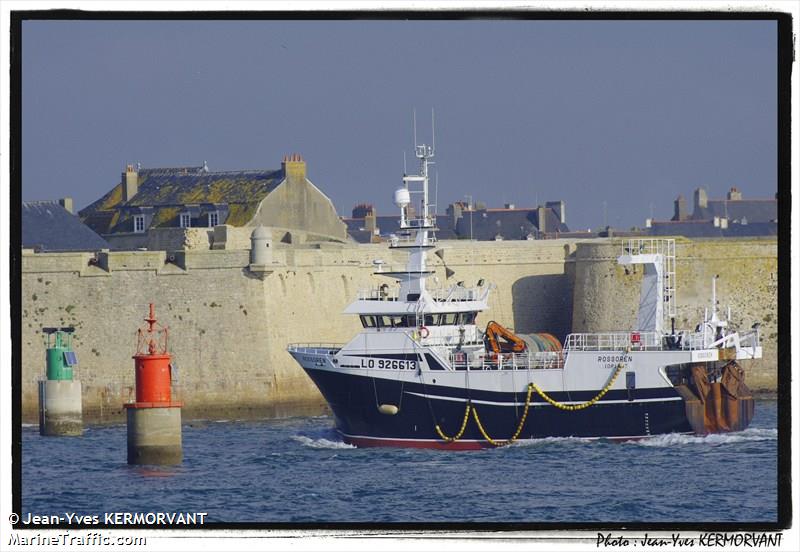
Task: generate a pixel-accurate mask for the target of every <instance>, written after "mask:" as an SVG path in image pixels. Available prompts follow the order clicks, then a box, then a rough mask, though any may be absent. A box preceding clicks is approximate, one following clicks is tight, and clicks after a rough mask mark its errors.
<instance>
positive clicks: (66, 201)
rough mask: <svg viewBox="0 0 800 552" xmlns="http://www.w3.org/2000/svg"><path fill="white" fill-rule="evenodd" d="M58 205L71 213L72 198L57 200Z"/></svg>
mask: <svg viewBox="0 0 800 552" xmlns="http://www.w3.org/2000/svg"><path fill="white" fill-rule="evenodd" d="M58 204H59V205H61V206H62V207H63V208H64V209H65V210H66V211H67V212H68V213H72V212H73V211H72V198H71V197H62V198H61V199H59V200H58Z"/></svg>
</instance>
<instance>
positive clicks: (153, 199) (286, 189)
mask: <svg viewBox="0 0 800 552" xmlns="http://www.w3.org/2000/svg"><path fill="white" fill-rule="evenodd" d="M79 214H80V217H81V219H82V220H83V222H84V223H85V224H86V225H88V226H89V227H90V228H91V229H92V230H94V231H95V232H97V233H98V234H100V235H101V236H103V237H104V238H105V239H106V240H107V241H108V242H109V243H110V244H111V245H112V247H113V248H115V249H138V248H147V249H192V248H199V249H204V248H205V249H208V248H211V249H224V248H226V243H228V242H230V241H232V240H233V239H234V238H236V241H237V243H236V244H235V245H236V246H244V245H246V243H247V239H248V238H249V235H250V232H251V231H252V229H253V227H255V226H265V227H269V228H271V229H272V235H273V237H274V239H275V240H276V241H282V242H286V243H298V242H305V241H336V242H344V241H345V240H346V238H347V232H346V227H345V225H344V223H342V221H341V220H340V219H339V217H338V215H337V214H336V208H335V207H334V205H333V202H332V201H331V200H330V198H328V196H326V195H325V194H324V193H323V192H322V191H321V190H320V189H319V188H317V187H316V186H315V185H314V184H313V183H312V182H311V181H310V180H309V179H308V178H307V176H306V162H305V161H304V160H303V158H302V157H301V156H300V155H297V154H294V155H291V156H288V157H284V159H283V163H282V164H281V168H280V169H274V170H268V169H267V170H238V171H210V170H209V169H208V166H207V164H205V163H204V164H203V166H200V167H177V168H141V167H134V166H133V165H128V167H127V169H126V170H125V172H124V173H122V177H121V179H120V182H119V184H117V185H116V186H114V187H113V188H112V189H111V190H110V191H109V192H108V193H106V194H105V195H104V196H103V197H101V198H100V199H98V200H97V201H95V202H94V203H92V204H91V205H89V206H88V207H86V208H85V209H83V210H82V211H80V213H79ZM239 229H241V230H239ZM238 242H241V243H238ZM230 245H231V244H230V243H228V246H230Z"/></svg>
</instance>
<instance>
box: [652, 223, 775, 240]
mask: <svg viewBox="0 0 800 552" xmlns="http://www.w3.org/2000/svg"><path fill="white" fill-rule="evenodd" d="M649 230H650V235H651V236H685V237H687V238H711V237H721V238H733V237H747V236H777V235H778V223H776V222H754V223H751V222H748V223H747V224H740V223H734V222H730V221H729V222H728V227H727V228H721V227H718V226H714V223H713V222H712V221H709V220H684V221H653V222H652V225H651V227H650V228H649Z"/></svg>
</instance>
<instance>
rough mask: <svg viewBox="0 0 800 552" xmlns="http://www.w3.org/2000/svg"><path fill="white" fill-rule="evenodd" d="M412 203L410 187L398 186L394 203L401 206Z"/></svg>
mask: <svg viewBox="0 0 800 552" xmlns="http://www.w3.org/2000/svg"><path fill="white" fill-rule="evenodd" d="M410 203H411V194H410V193H409V192H408V188H398V189H397V190H395V192H394V204H395V205H397V206H398V207H400V208H403V207H406V206H407V205H409V204H410Z"/></svg>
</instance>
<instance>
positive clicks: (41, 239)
mask: <svg viewBox="0 0 800 552" xmlns="http://www.w3.org/2000/svg"><path fill="white" fill-rule="evenodd" d="M22 247H25V248H32V249H36V250H38V251H97V250H100V249H110V248H111V246H110V245H109V244H108V242H107V241H106V240H104V239H103V238H101V237H100V236H98V235H97V234H95V233H94V232H93V231H92V230H91V229H90V228H89V227H88V226H86V225H85V224H83V223H82V222H81V221H80V219H79V218H78V217H77V216H75V215H73V214H72V213H70V212H69V211H67V210H66V209H64V207H62V206H61V205H60V204H59V203H58V202H57V201H26V202H23V203H22Z"/></svg>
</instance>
